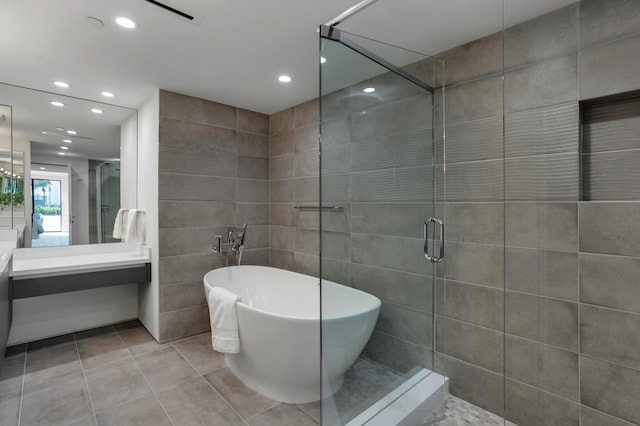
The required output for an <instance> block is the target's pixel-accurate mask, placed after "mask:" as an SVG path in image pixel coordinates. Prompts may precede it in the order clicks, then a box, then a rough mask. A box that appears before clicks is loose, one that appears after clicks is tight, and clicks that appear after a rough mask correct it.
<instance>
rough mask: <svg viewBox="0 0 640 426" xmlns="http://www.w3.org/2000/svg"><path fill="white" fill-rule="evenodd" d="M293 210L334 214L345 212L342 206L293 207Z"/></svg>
mask: <svg viewBox="0 0 640 426" xmlns="http://www.w3.org/2000/svg"><path fill="white" fill-rule="evenodd" d="M293 208H294V209H298V210H318V211H320V210H322V211H332V212H341V211H343V210H344V207H341V206H293Z"/></svg>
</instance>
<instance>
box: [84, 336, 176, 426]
mask: <svg viewBox="0 0 640 426" xmlns="http://www.w3.org/2000/svg"><path fill="white" fill-rule="evenodd" d="M114 328H115V327H114ZM145 331H146V330H145ZM116 333H117V334H118V338H119V339H120V342H122V345H123V346H124V347H125V348H126V349H127V352H128V353H129V358H130V359H131V361H133V365H135V366H136V369H137V370H138V371H139V372H140V374H141V375H142V378H143V379H144V382H145V383H146V384H147V386H149V390H150V391H151V393H152V394H153V396H154V397H155V398H156V401H158V404H160V407H162V411H164V414H165V415H166V416H167V418H168V419H169V421H170V422H171V424H172V425H174V426H175V423H174V422H173V419H172V418H171V416H170V415H169V413H168V412H167V410H166V408H164V405H162V402H161V401H160V398H158V395H157V394H156V392H155V391H154V390H153V387H151V383H149V380H147V376H145V374H144V372H143V371H142V369H141V368H140V366H139V365H138V363H137V362H136V359H135V357H134V356H133V354H132V353H131V350H129V347H128V346H127V345H126V344H125V342H124V340H123V339H122V336H121V335H120V331H118V330H117V329H116ZM152 353H153V352H152ZM142 398H144V396H142V397H140V398H138V399H142ZM134 401H135V400H134ZM129 402H131V401H129ZM96 420H97V418H96Z"/></svg>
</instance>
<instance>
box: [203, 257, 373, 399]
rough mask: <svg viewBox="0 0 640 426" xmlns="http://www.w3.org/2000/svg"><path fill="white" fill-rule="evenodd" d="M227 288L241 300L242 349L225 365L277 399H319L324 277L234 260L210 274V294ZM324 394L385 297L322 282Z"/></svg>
mask: <svg viewBox="0 0 640 426" xmlns="http://www.w3.org/2000/svg"><path fill="white" fill-rule="evenodd" d="M212 287H223V288H226V289H227V290H229V291H231V292H233V293H235V294H237V295H239V296H240V297H241V298H242V302H238V304H237V305H236V310H237V315H238V329H239V333H240V353H238V354H226V356H225V358H226V363H227V366H228V367H229V369H230V370H231V371H233V373H234V374H235V375H236V376H237V377H238V378H239V379H240V380H241V381H242V382H244V383H245V384H246V385H247V386H249V387H250V388H252V389H254V390H256V391H258V392H260V393H261V394H263V395H265V396H268V397H269V398H272V399H275V400H276V401H281V402H286V403H290V404H300V403H305V402H311V401H317V400H318V399H320V383H321V380H320V315H319V313H320V286H319V279H318V278H314V277H311V276H308V275H303V274H299V273H296V272H290V271H285V270H283V269H276V268H270V267H266V266H230V267H226V268H220V269H216V270H213V271H210V272H208V273H207V274H206V275H205V276H204V288H205V293H206V295H207V300H208V295H209V290H210V289H211V288H212ZM322 301H323V315H322V317H323V321H322V325H323V327H322V328H323V346H324V351H323V360H322V362H323V370H322V372H323V374H322V375H323V376H324V384H325V385H324V386H323V394H324V395H323V396H325V397H326V396H329V395H331V394H332V393H335V392H336V391H338V389H340V386H342V381H343V379H344V373H345V372H346V371H347V369H348V368H349V367H350V366H351V365H352V364H353V363H354V362H355V360H356V359H357V358H358V356H359V355H360V352H362V350H363V349H364V346H365V345H366V343H367V341H368V340H369V337H371V332H372V331H373V327H374V325H375V323H376V320H377V318H378V312H379V311H380V300H379V299H378V298H377V297H375V296H372V295H370V294H368V293H365V292H362V291H360V290H356V289H354V288H351V287H346V286H343V285H340V284H336V283H333V282H330V281H325V280H323V282H322Z"/></svg>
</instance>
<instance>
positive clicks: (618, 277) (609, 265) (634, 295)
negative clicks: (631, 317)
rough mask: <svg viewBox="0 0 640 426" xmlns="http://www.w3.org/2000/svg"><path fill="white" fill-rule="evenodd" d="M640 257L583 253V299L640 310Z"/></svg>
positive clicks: (637, 311) (614, 306)
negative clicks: (639, 282)
mask: <svg viewBox="0 0 640 426" xmlns="http://www.w3.org/2000/svg"><path fill="white" fill-rule="evenodd" d="M638 277H640V259H637V258H633V257H624V256H607V255H598V254H589V253H580V301H581V302H582V303H589V304H591V305H600V306H605V307H609V308H615V309H621V310H624V311H630V312H635V313H638V314H640V286H639V285H638Z"/></svg>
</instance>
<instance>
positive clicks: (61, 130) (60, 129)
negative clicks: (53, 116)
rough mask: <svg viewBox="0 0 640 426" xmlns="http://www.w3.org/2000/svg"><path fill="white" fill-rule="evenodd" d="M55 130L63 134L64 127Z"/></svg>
mask: <svg viewBox="0 0 640 426" xmlns="http://www.w3.org/2000/svg"><path fill="white" fill-rule="evenodd" d="M56 130H58V131H59V132H64V127H56Z"/></svg>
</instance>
